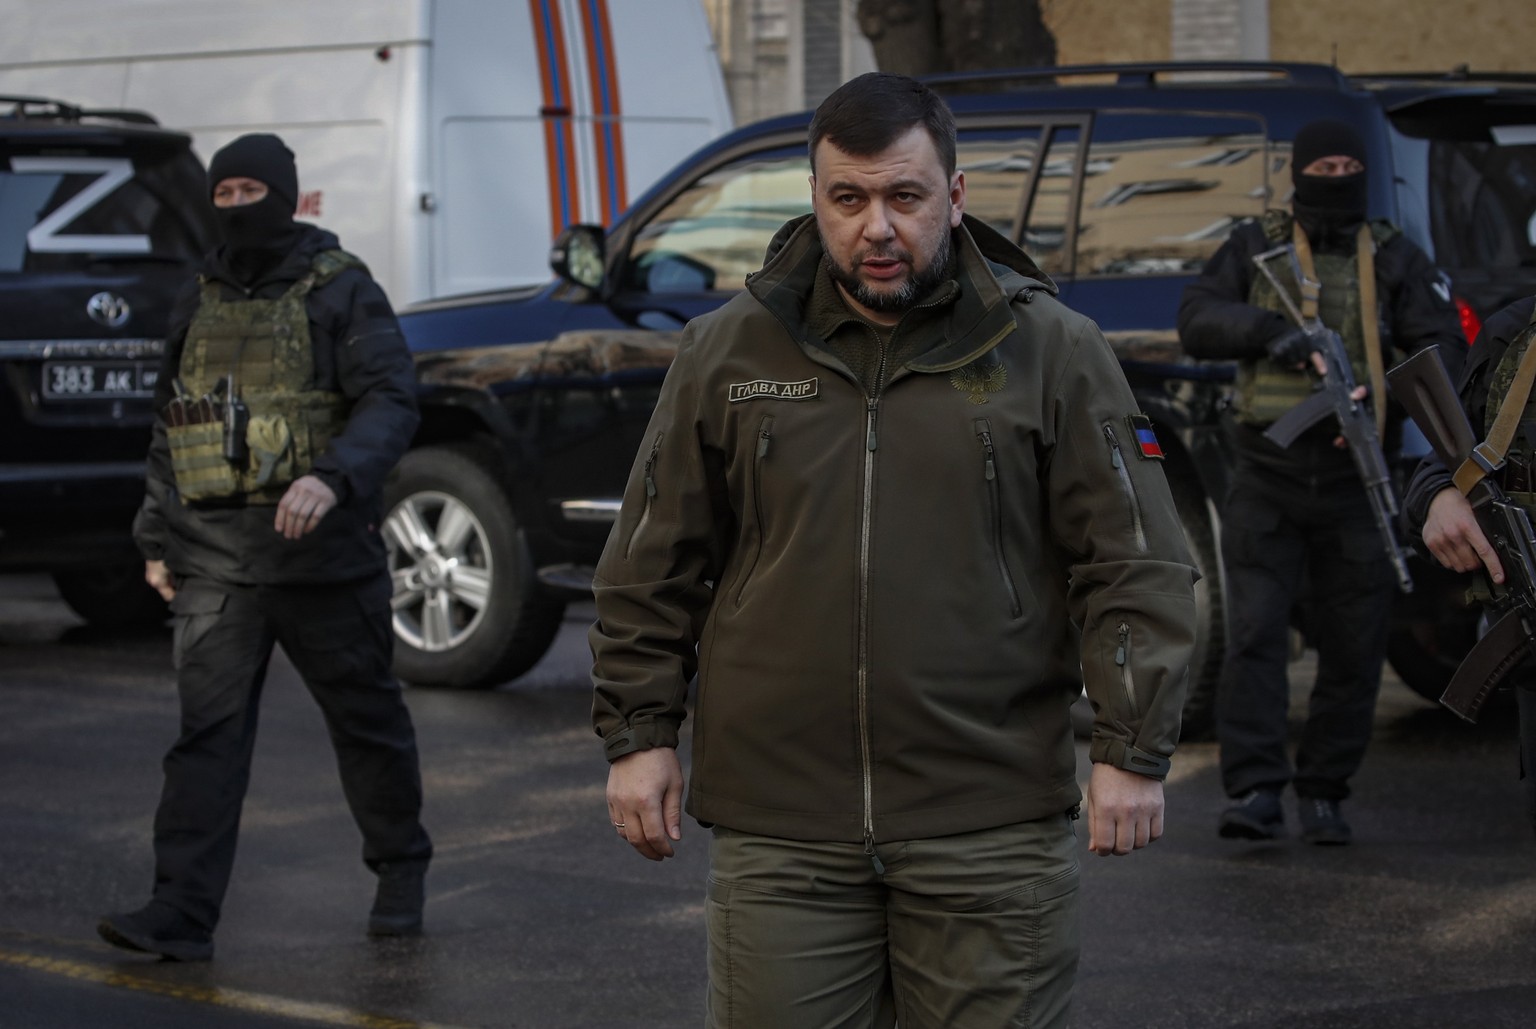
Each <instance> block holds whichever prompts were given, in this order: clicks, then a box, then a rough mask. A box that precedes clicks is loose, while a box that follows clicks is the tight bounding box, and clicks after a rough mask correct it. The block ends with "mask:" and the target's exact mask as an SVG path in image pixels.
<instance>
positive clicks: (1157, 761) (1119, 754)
mask: <svg viewBox="0 0 1536 1029" xmlns="http://www.w3.org/2000/svg"><path fill="white" fill-rule="evenodd" d="M1088 759H1089V760H1090V761H1097V762H1100V763H1102V764H1106V765H1114V766H1115V767H1116V768H1123V769H1125V770H1126V771H1127V772H1135V773H1136V774H1137V775H1145V776H1146V777H1147V778H1149V779H1163V778H1166V777H1167V775H1168V770H1169V769H1170V768H1172V767H1173V762H1172V761H1170V760H1168V758H1165V757H1163V756H1162V755H1161V754H1153V753H1151V752H1149V751H1145V750H1140V749H1138V748H1136V747H1133V746H1131V745H1130V744H1128V743H1126V742H1124V741H1123V740H1109V739H1096V740H1094V741H1093V743H1092V744H1091V745H1090V746H1089V748H1088Z"/></svg>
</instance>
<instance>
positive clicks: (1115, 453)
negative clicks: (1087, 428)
mask: <svg viewBox="0 0 1536 1029" xmlns="http://www.w3.org/2000/svg"><path fill="white" fill-rule="evenodd" d="M1104 439H1105V440H1106V441H1108V443H1109V463H1110V465H1111V466H1112V467H1113V468H1114V469H1115V474H1116V475H1118V476H1119V477H1120V488H1121V489H1122V490H1124V491H1125V500H1126V503H1128V504H1129V505H1130V508H1131V533H1132V535H1133V536H1135V538H1136V550H1137V551H1138V552H1140V553H1145V552H1146V549H1147V531H1146V528H1145V527H1144V526H1143V525H1142V522H1141V500H1140V499H1139V498H1138V497H1137V496H1136V484H1135V483H1133V482H1132V481H1131V470H1130V468H1128V467H1127V466H1126V463H1125V454H1124V453H1123V452H1122V451H1121V450H1120V440H1119V438H1118V437H1117V436H1116V435H1115V429H1114V426H1112V425H1106V426H1104Z"/></svg>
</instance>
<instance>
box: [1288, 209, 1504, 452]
mask: <svg viewBox="0 0 1536 1029" xmlns="http://www.w3.org/2000/svg"><path fill="white" fill-rule="evenodd" d="M1291 239H1292V241H1293V242H1294V243H1295V244H1296V260H1297V262H1298V263H1299V264H1300V265H1301V284H1300V286H1301V316H1302V317H1303V318H1305V319H1306V320H1307V321H1309V322H1315V321H1317V300H1318V292H1319V290H1320V289H1321V285H1320V283H1319V281H1318V278H1317V265H1316V264H1315V263H1314V262H1313V260H1312V243H1311V241H1310V240H1308V239H1307V233H1306V231H1305V230H1304V229H1302V227H1301V221H1300V219H1293V220H1292V221H1291ZM1355 260H1356V261H1358V262H1359V263H1358V266H1357V268H1358V275H1359V278H1360V332H1361V336H1362V338H1363V340H1364V342H1365V363H1366V367H1367V368H1368V369H1369V371H1370V378H1371V382H1370V386H1371V409H1372V411H1373V412H1374V413H1375V415H1376V437H1377V438H1378V439H1386V438H1387V405H1386V401H1385V399H1384V398H1385V397H1386V395H1387V376H1386V369H1385V367H1384V364H1383V361H1382V357H1381V326H1380V325H1379V324H1377V319H1378V318H1380V314H1378V313H1377V310H1376V240H1375V237H1373V236H1372V235H1371V226H1370V224H1369V223H1368V222H1361V223H1360V228H1359V230H1357V231H1356V233H1355ZM1506 445H1507V444H1506Z"/></svg>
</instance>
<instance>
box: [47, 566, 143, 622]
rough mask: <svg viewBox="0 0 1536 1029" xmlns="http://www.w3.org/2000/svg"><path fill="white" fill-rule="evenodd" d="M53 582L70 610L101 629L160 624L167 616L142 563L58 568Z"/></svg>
mask: <svg viewBox="0 0 1536 1029" xmlns="http://www.w3.org/2000/svg"><path fill="white" fill-rule="evenodd" d="M53 583H54V585H55V586H57V587H58V590H59V596H60V597H62V598H63V599H64V603H66V604H68V605H69V607H70V610H72V611H74V612H75V614H77V615H79V616H80V617H81V618H84V619H85V620H86V621H87V622H89V623H90V624H91V625H94V626H96V627H97V628H101V629H124V628H130V627H134V626H144V625H159V624H161V623H163V622H164V621H165V620H166V618H168V617H169V616H170V610H169V609H168V608H167V607H166V604H165V601H164V600H163V599H161V597H160V594H158V593H156V592H155V591H154V590H153V589H152V588H151V587H150V585H149V583H147V582H145V581H144V562H143V561H134V562H132V563H127V564H112V565H101V566H98V567H90V568H60V569H56V570H55V571H54V573H53Z"/></svg>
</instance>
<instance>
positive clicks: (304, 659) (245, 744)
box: [155, 575, 432, 929]
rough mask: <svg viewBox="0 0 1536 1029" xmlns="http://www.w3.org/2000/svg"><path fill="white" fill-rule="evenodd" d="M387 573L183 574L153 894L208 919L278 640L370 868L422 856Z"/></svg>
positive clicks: (411, 733)
mask: <svg viewBox="0 0 1536 1029" xmlns="http://www.w3.org/2000/svg"><path fill="white" fill-rule="evenodd" d="M389 594H390V584H389V579H388V577H387V576H382V575H381V576H380V577H379V578H378V579H376V580H367V581H364V582H360V583H348V584H340V585H320V586H284V587H268V586H258V587H249V586H240V587H237V586H228V585H224V584H220V583H214V582H211V581H208V580H205V579H201V580H200V579H190V580H187V581H184V582H182V583H180V584H179V587H178V590H177V593H176V598H175V600H173V601H172V603H171V610H172V613H173V614H174V615H175V623H174V625H175V638H174V644H173V648H174V649H173V654H174V661H175V664H176V669H177V687H178V690H179V692H180V695H181V733H180V737H179V738H178V739H177V740H176V743H175V745H174V746H172V747H171V749H170V751H169V753H167V754H166V756H165V763H164V768H165V786H164V790H163V792H162V794H161V797H160V807H159V809H158V811H157V812H156V814H155V897H156V899H158V900H162V901H165V902H167V903H169V904H171V905H173V906H175V907H176V908H178V909H180V910H181V911H183V912H184V913H186V914H187V915H189V916H190V917H192V918H193V919H195V920H196V921H198V922H200V923H202V924H204V925H206V926H207V927H208V928H209V929H212V928H213V927H214V925H215V924H216V923H217V922H218V918H219V909H220V906H221V904H222V902H223V899H224V890H225V887H226V886H227V885H228V883H229V875H230V869H231V868H232V867H233V865H234V859H235V839H236V835H237V833H238V831H239V825H240V809H241V806H242V804H243V802H244V800H245V791H246V785H247V784H248V782H249V780H250V770H251V753H252V750H253V748H254V746H255V743H256V723H257V713H258V707H259V705H260V700H261V690H262V683H263V680H264V679H265V678H266V673H267V662H268V659H269V658H270V657H271V655H272V646H273V644H274V643H280V644H281V645H282V647H283V651H284V653H286V654H287V655H288V658H289V660H290V661H292V662H293V665H294V667H295V668H296V669H298V672H299V674H300V676H302V677H303V680H304V684H305V685H306V686H307V687H308V688H309V691H310V693H311V694H312V695H313V696H314V698H315V700H316V702H317V703H318V704H319V705H320V709H321V711H322V712H323V713H324V715H325V722H326V726H327V727H328V728H329V730H330V735H331V743H332V745H333V746H334V747H335V750H336V760H337V764H338V766H339V769H340V772H341V784H342V790H343V792H344V793H345V795H346V799H347V805H348V807H349V808H350V809H351V811H352V817H353V818H354V819H355V820H356V822H357V825H358V828H359V829H361V830H362V836H363V860H364V861H365V862H366V863H367V864H368V866H369V867H370V868H375V869H376V868H377V867H378V866H379V865H380V864H384V863H389V864H394V863H420V864H425V863H426V862H427V860H428V859H429V858H430V857H431V855H432V844H431V841H430V840H429V839H428V837H427V833H426V831H425V830H424V829H423V828H422V826H421V822H420V819H419V815H420V811H421V773H420V770H419V766H418V762H417V755H416V734H415V730H414V728H413V726H412V724H411V716H410V712H409V710H407V708H406V706H405V701H404V699H403V697H402V696H401V691H400V685H399V683H398V682H397V681H396V680H395V678H394V676H393V675H392V674H391V673H390V667H389V666H390V648H391V642H392V636H391V630H390V624H389V620H390V615H389Z"/></svg>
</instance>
